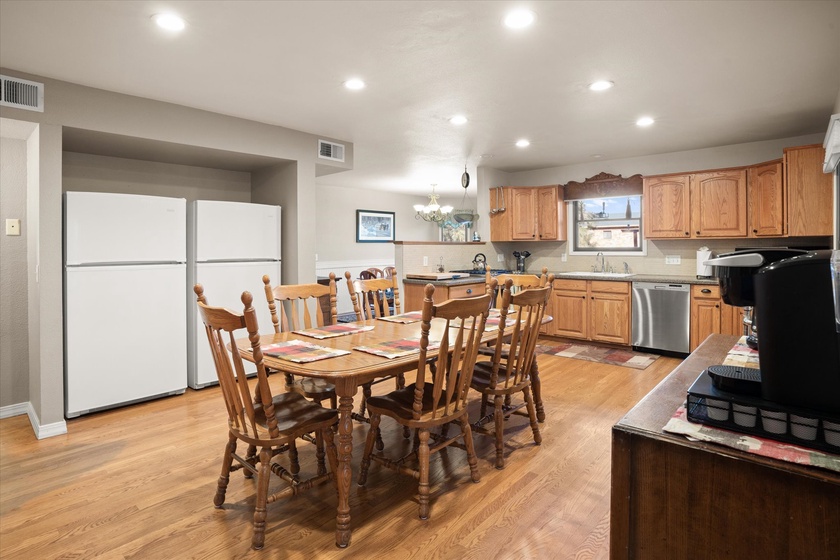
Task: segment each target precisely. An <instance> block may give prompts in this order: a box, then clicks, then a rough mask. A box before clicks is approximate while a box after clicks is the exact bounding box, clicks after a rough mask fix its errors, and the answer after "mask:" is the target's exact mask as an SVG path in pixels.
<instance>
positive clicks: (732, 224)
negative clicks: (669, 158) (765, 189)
mask: <svg viewBox="0 0 840 560" xmlns="http://www.w3.org/2000/svg"><path fill="white" fill-rule="evenodd" d="M691 227H692V230H693V231H692V234H693V236H694V237H746V236H747V171H746V170H745V169H740V170H733V171H720V172H714V173H698V174H696V175H692V176H691Z"/></svg>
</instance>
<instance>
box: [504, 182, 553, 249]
mask: <svg viewBox="0 0 840 560" xmlns="http://www.w3.org/2000/svg"><path fill="white" fill-rule="evenodd" d="M565 239H566V214H565V212H563V191H562V190H561V189H560V188H558V186H557V185H551V186H545V187H496V188H493V189H490V241H563V240H565Z"/></svg>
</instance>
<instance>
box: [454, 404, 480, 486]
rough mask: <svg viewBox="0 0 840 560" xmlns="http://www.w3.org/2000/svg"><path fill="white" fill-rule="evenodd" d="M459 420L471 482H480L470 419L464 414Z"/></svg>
mask: <svg viewBox="0 0 840 560" xmlns="http://www.w3.org/2000/svg"><path fill="white" fill-rule="evenodd" d="M459 422H460V424H461V435H462V437H463V438H464V448H466V450H467V463H468V464H469V466H470V476H471V477H472V481H473V482H481V473H480V472H478V458H477V457H476V455H475V446H474V445H473V438H472V428H470V420H469V418H467V415H466V414H465V415H464V416H462V417H461V420H460V421H459Z"/></svg>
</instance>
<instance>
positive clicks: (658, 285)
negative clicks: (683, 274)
mask: <svg viewBox="0 0 840 560" xmlns="http://www.w3.org/2000/svg"><path fill="white" fill-rule="evenodd" d="M690 289H691V288H690V285H689V284H666V283H664V282H633V290H634V291H636V290H667V291H672V292H687V291H689V290H690Z"/></svg>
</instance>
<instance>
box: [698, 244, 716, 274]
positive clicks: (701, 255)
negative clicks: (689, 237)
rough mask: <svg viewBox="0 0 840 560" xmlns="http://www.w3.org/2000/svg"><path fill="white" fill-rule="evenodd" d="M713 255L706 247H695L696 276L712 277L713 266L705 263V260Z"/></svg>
mask: <svg viewBox="0 0 840 560" xmlns="http://www.w3.org/2000/svg"><path fill="white" fill-rule="evenodd" d="M714 256H715V253H714V251H712V250H711V249H709V248H708V247H700V248H699V249H697V278H713V277H714V268H713V267H712V266H711V265H707V264H706V261H707V260H709V259H711V258H713V257H714Z"/></svg>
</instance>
